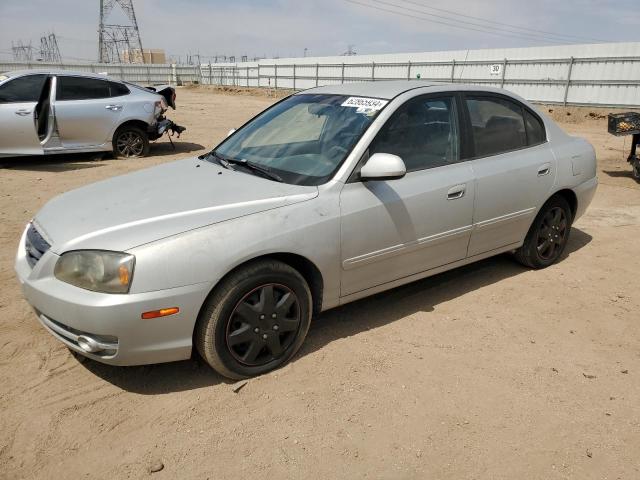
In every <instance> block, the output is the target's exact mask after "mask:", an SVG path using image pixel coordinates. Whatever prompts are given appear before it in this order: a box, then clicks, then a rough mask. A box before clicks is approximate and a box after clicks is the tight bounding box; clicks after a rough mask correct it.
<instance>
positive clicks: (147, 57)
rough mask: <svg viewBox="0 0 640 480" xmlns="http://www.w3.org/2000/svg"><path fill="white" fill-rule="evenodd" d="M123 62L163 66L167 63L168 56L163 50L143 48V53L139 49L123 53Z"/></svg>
mask: <svg viewBox="0 0 640 480" xmlns="http://www.w3.org/2000/svg"><path fill="white" fill-rule="evenodd" d="M122 62H123V63H149V64H162V63H167V55H166V53H165V52H164V50H162V49H161V48H143V49H142V53H140V50H139V49H132V50H125V51H124V52H122Z"/></svg>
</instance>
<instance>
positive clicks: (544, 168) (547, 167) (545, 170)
mask: <svg viewBox="0 0 640 480" xmlns="http://www.w3.org/2000/svg"><path fill="white" fill-rule="evenodd" d="M549 173H551V164H550V163H545V164H544V165H540V166H539V167H538V176H539V177H544V176H545V175H549Z"/></svg>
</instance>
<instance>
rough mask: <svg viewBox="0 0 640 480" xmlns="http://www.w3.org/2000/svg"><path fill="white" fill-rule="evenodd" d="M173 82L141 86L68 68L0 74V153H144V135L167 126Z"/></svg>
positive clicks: (170, 125) (152, 136)
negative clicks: (162, 84)
mask: <svg viewBox="0 0 640 480" xmlns="http://www.w3.org/2000/svg"><path fill="white" fill-rule="evenodd" d="M169 106H171V107H173V108H175V91H174V89H173V88H172V87H168V86H163V87H161V88H157V87H148V88H144V87H141V86H139V85H134V84H131V83H125V82H121V81H118V80H115V79H110V78H107V77H105V76H104V75H94V74H89V73H80V72H70V71H67V70H59V71H56V70H23V71H15V72H8V73H4V74H0V125H2V128H0V157H7V156H18V155H42V154H55V153H73V152H92V151H113V152H114V154H115V155H116V156H119V157H140V156H145V155H146V154H147V153H149V140H156V139H157V138H160V136H162V134H163V133H164V132H165V131H166V130H167V129H170V128H174V127H176V128H174V129H175V130H176V131H178V133H180V132H181V131H182V130H184V129H183V128H182V127H178V126H177V125H175V124H173V122H171V121H170V120H167V119H165V118H164V116H163V114H164V113H165V112H166V110H167V109H168V107H169Z"/></svg>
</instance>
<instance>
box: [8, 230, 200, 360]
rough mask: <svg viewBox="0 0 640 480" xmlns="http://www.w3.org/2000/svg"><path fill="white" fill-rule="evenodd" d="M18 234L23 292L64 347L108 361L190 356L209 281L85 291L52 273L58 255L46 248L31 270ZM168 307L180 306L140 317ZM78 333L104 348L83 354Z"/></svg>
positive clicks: (168, 358) (18, 267) (40, 318)
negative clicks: (174, 310) (151, 316)
mask: <svg viewBox="0 0 640 480" xmlns="http://www.w3.org/2000/svg"><path fill="white" fill-rule="evenodd" d="M25 233H26V232H25ZM24 237H25V235H23V237H22V239H21V241H20V246H19V248H18V254H17V256H16V264H15V269H16V273H17V274H18V279H19V281H20V284H21V286H22V291H23V294H24V297H25V298H26V300H27V302H29V304H31V306H32V307H33V308H34V310H35V311H36V314H37V316H38V319H39V320H40V323H41V324H42V325H43V326H44V327H45V328H46V329H47V330H48V331H49V332H50V333H51V334H52V335H54V336H55V337H56V338H57V339H58V340H60V341H61V342H63V343H64V344H65V345H66V346H67V347H69V348H70V349H72V350H74V351H76V352H78V353H80V354H82V355H84V356H86V357H89V358H92V359H94V360H97V361H100V362H103V363H108V364H111V365H142V364H150V363H162V362H171V361H175V360H184V359H187V358H189V357H190V356H191V349H192V336H193V329H194V326H195V322H196V319H197V317H198V313H199V311H200V307H201V306H202V304H203V302H204V300H205V299H206V297H207V295H208V293H209V290H210V288H211V285H209V284H208V283H201V284H196V285H188V286H183V287H177V288H171V289H167V290H159V291H154V292H144V293H136V294H126V295H115V294H104V293H97V292H91V291H89V290H84V289H81V288H78V287H74V286H73V285H69V284H66V283H64V282H61V281H59V280H57V279H56V278H55V277H54V276H53V268H54V266H55V263H56V261H57V259H58V258H59V257H58V256H57V255H56V254H55V253H53V252H51V251H48V252H46V253H45V254H44V255H43V256H42V258H40V260H39V261H38V263H37V264H36V265H35V266H34V267H33V269H31V267H30V265H29V263H28V262H27V259H26V251H25V248H24V244H25V238H24ZM134 281H135V277H134ZM169 307H178V308H179V309H180V311H179V313H177V314H175V315H170V316H167V317H159V318H155V319H152V320H142V319H141V314H142V313H143V312H148V311H152V310H159V309H162V308H169ZM80 336H86V337H89V338H90V339H91V340H94V341H96V342H97V343H98V344H101V346H102V347H104V348H101V350H100V351H97V352H95V353H89V352H87V351H85V350H84V349H82V348H81V347H80V344H79V342H78V337H80Z"/></svg>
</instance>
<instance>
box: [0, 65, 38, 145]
mask: <svg viewBox="0 0 640 480" xmlns="http://www.w3.org/2000/svg"><path fill="white" fill-rule="evenodd" d="M46 79H47V75H46V74H36V75H25V76H21V77H16V78H13V79H11V80H8V81H6V82H5V83H3V84H2V85H0V155H2V156H8V155H39V154H42V152H43V150H42V145H40V139H39V138H38V132H37V127H36V107H37V105H38V101H39V99H40V95H41V93H42V88H43V86H44V83H45V81H46Z"/></svg>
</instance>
